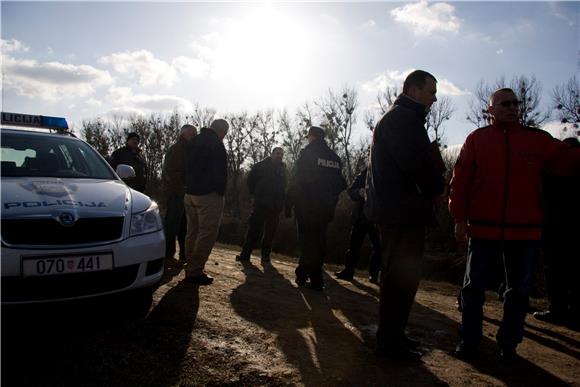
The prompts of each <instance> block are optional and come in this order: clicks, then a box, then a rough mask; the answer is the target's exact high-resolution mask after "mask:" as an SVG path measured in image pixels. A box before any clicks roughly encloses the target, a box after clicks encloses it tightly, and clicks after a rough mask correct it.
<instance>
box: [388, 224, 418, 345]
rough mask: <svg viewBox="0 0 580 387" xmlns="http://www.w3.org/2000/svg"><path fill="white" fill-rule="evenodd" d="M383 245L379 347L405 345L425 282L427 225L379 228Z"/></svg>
mask: <svg viewBox="0 0 580 387" xmlns="http://www.w3.org/2000/svg"><path fill="white" fill-rule="evenodd" d="M379 229H380V232H381V243H382V254H381V256H382V266H381V289H380V301H379V305H380V309H379V329H378V331H377V342H378V345H379V347H381V346H382V347H393V346H400V345H402V341H401V340H402V338H403V336H404V334H405V326H406V325H407V321H408V319H409V313H410V311H411V306H412V305H413V301H414V300H415V294H416V293H417V288H418V287H419V280H420V279H421V266H422V262H423V252H424V244H425V226H388V225H379Z"/></svg>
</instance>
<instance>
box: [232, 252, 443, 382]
mask: <svg viewBox="0 0 580 387" xmlns="http://www.w3.org/2000/svg"><path fill="white" fill-rule="evenodd" d="M243 272H244V273H245V275H246V281H245V282H244V283H243V284H241V285H240V286H239V287H237V288H236V289H234V290H233V292H232V294H231V297H230V301H231V304H232V306H233V308H234V311H235V312H236V313H237V314H238V315H240V316H241V317H243V318H245V319H246V320H248V321H251V322H253V323H256V324H258V325H259V326H261V327H263V328H264V329H266V330H268V331H270V332H272V333H275V335H276V338H277V339H276V340H277V346H278V347H279V348H280V349H281V350H282V351H283V353H284V355H285V357H286V358H287V359H288V362H289V363H290V364H292V365H294V366H295V367H296V368H297V370H298V371H299V373H300V377H301V383H303V384H304V385H306V386H348V385H365V386H377V385H385V384H394V385H408V384H409V381H410V380H414V381H416V383H417V385H441V384H444V383H443V382H442V381H441V380H439V379H438V378H437V377H436V376H435V375H433V374H432V373H431V372H430V371H429V370H428V369H427V368H425V367H424V366H423V365H422V364H415V365H409V364H405V365H403V366H401V365H400V364H391V363H390V362H389V361H387V360H384V359H380V358H377V357H376V356H375V355H374V354H373V347H374V338H372V337H371V336H370V335H363V336H362V337H361V335H360V334H358V333H357V330H356V329H353V327H352V326H351V324H353V323H352V321H353V320H356V318H355V316H354V315H357V316H358V317H359V318H363V316H364V318H365V319H366V323H367V324H368V320H369V311H373V312H372V313H370V315H376V309H377V304H376V300H375V299H374V298H373V297H369V296H368V295H366V294H363V293H360V292H353V291H351V290H349V289H346V288H344V287H343V286H341V285H340V284H338V283H336V282H335V281H332V280H330V279H328V278H326V282H327V287H326V290H325V292H324V293H321V292H317V291H313V290H309V289H306V288H297V287H296V286H295V285H294V284H293V283H292V282H291V281H290V280H289V279H287V278H285V277H284V276H283V275H282V274H281V273H280V272H279V271H278V270H277V269H276V267H275V266H274V265H270V264H268V265H265V266H264V271H263V272H262V271H261V270H259V269H258V268H257V267H256V266H254V265H252V264H251V263H247V264H245V265H244V268H243ZM266 284H267V285H266ZM343 302H347V303H348V305H349V306H352V305H357V307H356V308H355V310H354V312H353V313H350V314H349V313H348V312H349V311H345V310H346V309H344V308H342V305H341V303H343ZM341 308H342V309H341ZM347 315H348V316H347Z"/></svg>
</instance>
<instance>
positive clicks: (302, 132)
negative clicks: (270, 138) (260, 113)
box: [278, 110, 307, 167]
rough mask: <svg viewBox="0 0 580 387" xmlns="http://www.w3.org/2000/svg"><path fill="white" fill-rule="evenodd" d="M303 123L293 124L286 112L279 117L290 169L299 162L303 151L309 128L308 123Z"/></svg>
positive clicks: (283, 144)
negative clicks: (307, 128) (307, 127)
mask: <svg viewBox="0 0 580 387" xmlns="http://www.w3.org/2000/svg"><path fill="white" fill-rule="evenodd" d="M303 123H304V124H303V125H298V124H293V123H292V120H291V119H290V116H289V115H288V112H287V111H286V110H284V111H282V112H281V113H280V115H279V117H278V126H279V128H280V134H281V141H282V147H283V148H284V158H285V159H286V161H287V164H288V166H289V167H291V166H292V165H294V163H295V162H296V160H298V155H300V150H301V149H302V144H303V140H304V137H305V136H306V129H305V128H306V126H307V123H306V122H304V121H303Z"/></svg>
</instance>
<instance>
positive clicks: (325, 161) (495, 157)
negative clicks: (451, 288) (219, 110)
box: [118, 70, 580, 362]
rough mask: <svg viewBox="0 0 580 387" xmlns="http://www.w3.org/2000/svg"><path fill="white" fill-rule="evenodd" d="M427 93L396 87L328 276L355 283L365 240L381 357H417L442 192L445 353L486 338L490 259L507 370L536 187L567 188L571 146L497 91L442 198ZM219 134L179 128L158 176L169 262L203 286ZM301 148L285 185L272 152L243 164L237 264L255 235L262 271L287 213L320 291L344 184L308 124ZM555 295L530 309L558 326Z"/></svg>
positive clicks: (577, 153)
mask: <svg viewBox="0 0 580 387" xmlns="http://www.w3.org/2000/svg"><path fill="white" fill-rule="evenodd" d="M436 93H437V79H436V78H435V77H434V76H433V75H432V74H430V73H428V72H425V71H422V70H416V71H414V72H412V73H411V74H409V75H408V76H407V78H406V79H405V82H404V84H403V92H402V93H401V95H399V96H398V97H397V99H396V100H395V101H394V103H393V105H392V106H391V108H390V109H389V110H388V111H387V112H386V113H385V114H384V115H383V117H382V118H381V119H380V121H379V122H378V123H377V125H376V127H375V129H374V132H373V140H372V145H371V149H370V154H369V159H368V168H367V169H366V170H365V171H363V172H362V173H361V174H360V175H359V176H357V178H356V180H355V181H354V182H353V184H352V185H351V187H350V188H349V190H348V194H349V196H350V197H351V199H352V200H353V201H354V202H355V208H354V211H353V221H352V230H351V240H350V248H349V250H348V251H347V253H346V262H345V268H344V270H342V271H340V272H337V273H335V275H336V276H337V278H340V279H345V280H351V279H352V278H353V275H354V269H355V267H356V262H357V259H358V254H359V251H360V246H361V244H362V240H363V239H364V237H365V235H366V234H367V233H368V234H369V236H370V238H371V241H372V244H373V256H372V259H371V269H370V279H371V281H373V282H377V283H379V284H380V301H379V327H378V331H377V355H380V356H386V357H390V358H396V359H403V360H418V359H420V357H421V356H422V354H421V353H420V351H419V348H420V343H419V342H418V341H417V340H415V339H413V338H410V337H408V336H407V335H406V332H405V328H406V325H407V322H408V319H409V313H410V309H411V306H412V304H413V302H414V299H415V295H416V292H417V289H418V286H419V280H420V277H421V266H422V262H423V256H424V241H425V234H426V229H427V227H429V226H431V225H433V224H434V222H435V217H434V211H433V208H434V205H435V204H436V203H437V202H439V203H440V204H441V203H444V202H446V200H447V196H449V209H450V212H451V214H452V216H453V218H454V219H455V237H456V239H457V240H458V241H459V242H466V243H467V244H468V253H467V267H466V271H465V278H464V282H463V286H462V289H461V293H460V297H459V300H460V303H461V305H460V306H461V309H462V311H463V312H462V322H461V326H460V338H459V341H458V344H457V347H456V349H455V354H456V356H458V357H460V358H462V359H470V358H472V357H474V356H475V355H477V346H478V343H479V342H480V341H481V340H482V337H483V336H482V320H483V305H484V302H485V286H486V282H487V278H488V276H490V275H492V273H490V271H491V268H492V266H493V263H494V261H497V260H500V261H501V262H502V267H503V270H504V273H503V276H504V280H505V290H504V294H503V297H504V313H503V319H502V322H501V326H500V328H499V331H498V333H497V342H498V345H499V354H500V358H501V359H502V360H504V361H506V362H509V361H512V360H514V359H515V358H516V356H517V355H516V347H517V345H518V344H519V343H520V342H521V341H522V338H523V329H524V319H525V316H526V312H527V308H528V298H529V292H530V288H531V277H532V266H533V263H534V260H535V258H536V256H537V254H538V251H539V247H540V239H541V235H542V225H543V222H544V206H543V200H542V188H541V187H542V181H543V180H544V179H555V180H556V182H555V183H553V184H552V186H555V187H558V182H559V184H560V188H556V189H555V191H554V193H552V195H560V194H561V193H557V192H558V191H557V190H558V189H560V190H562V189H566V188H562V184H567V183H563V182H562V180H558V179H566V176H568V178H567V179H574V180H573V181H575V182H576V185H577V182H578V176H579V175H580V148H578V147H574V146H571V145H574V144H566V143H565V142H562V141H559V140H556V139H554V138H552V137H551V136H550V135H549V134H548V133H546V132H544V131H542V130H539V129H535V128H530V127H526V126H524V125H522V124H521V123H520V120H519V101H518V100H517V98H516V95H515V93H514V92H513V91H512V90H511V89H507V88H504V89H499V90H497V91H495V92H494V93H493V94H492V95H491V98H490V101H489V108H488V113H489V114H490V116H491V117H492V121H491V122H492V123H491V125H489V126H486V127H483V128H480V129H477V130H476V131H474V132H472V133H471V134H470V135H469V136H468V137H467V139H466V141H465V143H464V145H463V147H462V149H461V152H460V155H459V158H458V160H457V162H456V164H455V167H454V169H453V177H452V180H451V183H450V191H449V189H448V188H449V187H448V185H447V184H446V182H445V179H444V177H443V175H444V172H445V165H444V163H443V160H442V157H441V154H440V153H439V146H438V144H437V143H436V142H431V141H430V140H429V137H428V135H427V132H426V130H425V120H426V117H427V114H428V113H429V109H430V107H431V105H432V104H433V103H434V102H435V101H436V100H437V98H436ZM228 129H229V125H228V123H227V122H226V121H225V120H222V119H217V120H214V121H213V122H212V124H211V125H210V127H209V128H202V129H201V130H200V133H199V134H197V131H196V128H195V127H193V126H191V125H185V126H184V127H183V128H182V130H181V135H180V138H179V140H178V141H177V143H176V144H174V145H173V146H172V147H171V148H170V150H169V151H168V153H167V155H166V158H165V164H164V167H163V186H164V192H165V197H166V200H167V203H166V204H167V214H166V224H165V230H166V234H167V257H173V255H174V254H175V251H176V248H175V239H176V237H177V239H178V241H179V245H180V249H179V250H180V259H181V260H184V261H186V262H187V266H186V278H185V280H186V281H189V282H191V283H194V284H198V285H209V284H211V283H212V281H213V279H212V278H211V277H209V276H208V275H207V274H206V273H205V272H204V266H205V263H206V261H207V259H208V256H209V254H210V252H211V249H212V248H213V245H214V243H215V241H216V238H217V233H218V230H219V225H220V222H221V217H222V213H223V207H224V193H225V188H226V177H227V155H226V150H225V147H224V145H223V139H224V137H225V135H226V133H227V131H228ZM307 140H308V145H306V147H305V148H304V149H303V150H302V151H301V153H300V155H299V157H298V159H297V161H296V163H295V165H294V169H293V171H292V173H291V176H290V178H288V176H287V175H286V168H285V165H284V163H283V161H282V159H283V150H282V148H274V149H273V151H272V154H271V156H269V157H267V158H266V159H264V160H263V161H261V162H259V163H257V164H256V165H254V166H253V168H252V169H251V171H250V173H249V175H248V188H249V190H250V193H251V194H253V196H254V208H253V212H252V214H251V216H250V218H249V221H248V231H247V234H246V238H245V241H244V245H243V248H242V251H241V253H240V254H239V255H238V256H237V257H236V259H237V260H238V261H240V262H245V261H249V260H250V256H251V253H252V250H253V249H254V248H255V247H256V246H257V244H258V242H259V241H260V239H261V258H262V261H263V262H266V263H267V262H269V260H270V253H271V250H272V241H273V239H274V235H275V231H276V228H277V225H278V221H279V216H280V214H281V212H282V210H284V213H285V215H286V216H287V217H291V216H292V211H293V212H294V214H295V218H296V223H297V227H298V241H299V247H300V257H299V263H298V266H297V268H296V271H295V274H296V283H297V285H299V286H304V285H307V286H309V287H310V288H312V289H314V290H319V291H320V290H322V289H323V287H324V278H323V270H322V267H323V262H324V258H325V245H326V243H325V241H326V231H327V228H328V224H329V223H330V222H331V221H332V219H333V216H334V211H335V207H336V204H337V202H338V197H339V194H340V193H341V192H342V191H343V190H345V188H346V187H347V184H346V181H345V179H344V177H343V175H342V164H341V160H340V158H339V157H338V156H337V155H336V153H335V152H334V151H332V150H331V149H330V148H329V147H328V145H327V143H326V141H325V132H324V130H323V129H322V128H320V127H317V126H312V127H310V128H309V130H308V135H307ZM128 146H129V144H128ZM118 156H120V155H118ZM132 157H136V156H135V155H134V154H133V155H132ZM546 176H548V178H546ZM288 180H289V181H288ZM287 181H288V184H287ZM564 181H568V182H569V181H572V180H564ZM572 199H574V198H572ZM574 204H575V203H574ZM576 208H577V206H576ZM561 210H562V209H561V208H560V209H554V208H552V209H548V215H549V217H550V216H551V217H552V218H553V217H554V216H555V215H554V214H556V213H558V211H560V212H559V213H561V212H562V211H561ZM183 214H185V216H184V215H183ZM183 219H186V221H184V220H183ZM575 219H578V217H576V218H575ZM556 224H558V222H556ZM567 226H568V224H566V225H564V226H563V227H564V228H565V230H564V231H562V230H561V228H555V229H551V230H548V232H547V234H548V236H549V235H553V234H554V233H561V232H568V229H567V228H566V227H567ZM570 229H571V230H573V229H574V228H573V227H571V228H570ZM575 229H576V230H577V227H576V228H575ZM184 235H185V237H184ZM566 235H568V234H566ZM548 240H549V239H548ZM568 242H569V244H567V245H566V246H565V248H564V250H562V246H559V245H558V244H551V246H552V247H551V249H552V250H553V252H554V253H553V254H551V255H552V258H551V260H549V263H551V264H552V267H553V268H555V267H556V265H555V264H554V262H555V261H557V260H558V259H561V258H564V255H565V254H570V253H571V252H573V250H574V246H572V245H573V243H574V242H575V239H574V235H572V234H570V237H569V239H568ZM548 250H549V249H548ZM566 258H567V259H572V258H571V257H566ZM558 267H561V266H558ZM575 267H576V266H575ZM379 272H380V277H379ZM568 274H569V272H568ZM551 275H552V277H553V278H552V279H550V280H549V282H551V283H558V279H559V278H562V276H564V275H566V273H563V272H562V271H561V270H560V271H557V270H555V269H553V270H552V271H551ZM571 282H573V281H571ZM552 289H555V290H554V291H553V292H552V294H551V299H552V306H551V309H550V311H548V313H544V314H538V316H537V317H538V318H540V319H546V320H547V319H549V318H552V319H554V318H555V317H559V316H560V315H562V314H564V313H566V312H567V311H568V310H571V309H572V308H576V312H577V311H578V309H577V307H578V305H577V303H578V297H577V295H578V294H577V292H576V293H574V297H575V298H572V301H568V298H567V297H568V296H569V295H570V290H569V289H560V287H558V286H554V287H553V288H552ZM556 289H557V290H556ZM563 294H566V297H564V296H563ZM570 303H573V305H570ZM550 316H551V317H550Z"/></svg>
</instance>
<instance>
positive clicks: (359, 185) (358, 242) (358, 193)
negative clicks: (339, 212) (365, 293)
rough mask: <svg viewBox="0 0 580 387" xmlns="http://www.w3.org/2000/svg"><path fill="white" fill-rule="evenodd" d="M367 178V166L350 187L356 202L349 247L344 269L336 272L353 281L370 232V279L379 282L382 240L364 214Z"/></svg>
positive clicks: (340, 277)
mask: <svg viewBox="0 0 580 387" xmlns="http://www.w3.org/2000/svg"><path fill="white" fill-rule="evenodd" d="M366 180H367V168H365V169H364V170H363V171H362V172H361V173H360V174H359V175H358V176H357V177H356V179H355V180H354V182H353V183H352V185H351V186H350V188H349V189H348V191H347V192H348V196H350V198H351V199H352V201H353V202H354V208H353V210H352V216H351V223H352V229H351V231H350V243H349V249H348V250H347V252H346V257H345V258H346V259H345V263H344V269H343V270H341V271H339V272H337V273H335V275H336V278H338V279H343V280H347V281H352V279H353V277H354V271H355V269H356V265H357V262H358V257H359V253H360V249H361V247H362V244H363V242H364V239H365V236H366V235H367V234H369V239H370V240H371V245H372V248H373V252H372V254H371V261H370V265H369V280H370V281H371V282H372V283H374V284H378V283H379V270H380V269H381V241H380V237H379V234H378V232H377V229H376V226H375V225H374V224H373V223H371V222H369V221H368V219H367V218H366V216H365V214H364V205H365V195H366V194H365V191H366Z"/></svg>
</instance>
